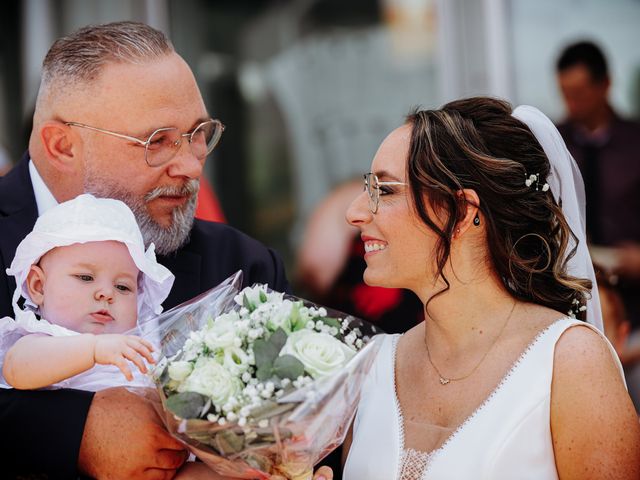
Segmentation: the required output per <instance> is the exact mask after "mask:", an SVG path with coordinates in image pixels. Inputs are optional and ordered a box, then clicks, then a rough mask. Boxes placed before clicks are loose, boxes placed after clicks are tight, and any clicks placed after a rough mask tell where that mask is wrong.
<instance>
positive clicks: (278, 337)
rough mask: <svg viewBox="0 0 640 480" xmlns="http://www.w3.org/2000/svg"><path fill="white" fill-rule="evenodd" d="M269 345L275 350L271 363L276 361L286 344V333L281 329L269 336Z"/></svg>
mask: <svg viewBox="0 0 640 480" xmlns="http://www.w3.org/2000/svg"><path fill="white" fill-rule="evenodd" d="M269 343H270V344H271V345H273V348H275V349H276V355H275V356H274V357H273V359H272V360H271V361H272V362H273V361H274V360H275V359H276V357H277V356H278V354H279V353H280V350H282V347H284V344H285V343H287V332H285V331H284V330H283V329H282V328H278V329H277V330H276V331H275V332H273V333H272V334H271V336H270V337H269ZM254 352H255V344H254Z"/></svg>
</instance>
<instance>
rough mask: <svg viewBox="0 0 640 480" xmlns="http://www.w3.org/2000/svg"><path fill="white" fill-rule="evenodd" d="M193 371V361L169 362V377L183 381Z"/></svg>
mask: <svg viewBox="0 0 640 480" xmlns="http://www.w3.org/2000/svg"><path fill="white" fill-rule="evenodd" d="M192 371H193V363H191V362H184V361H177V362H171V363H170V364H169V378H170V379H171V380H175V381H176V382H181V381H183V380H184V379H185V378H187V377H188V376H189V374H190V373H191V372H192Z"/></svg>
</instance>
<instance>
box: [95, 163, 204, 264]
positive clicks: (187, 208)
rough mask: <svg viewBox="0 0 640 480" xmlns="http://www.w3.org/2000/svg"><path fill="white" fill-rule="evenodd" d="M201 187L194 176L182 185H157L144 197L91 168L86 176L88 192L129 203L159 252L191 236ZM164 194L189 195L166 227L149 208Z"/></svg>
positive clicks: (146, 240) (146, 238) (171, 249)
mask: <svg viewBox="0 0 640 480" xmlns="http://www.w3.org/2000/svg"><path fill="white" fill-rule="evenodd" d="M199 187H200V181H199V180H195V179H191V180H187V181H186V182H185V183H184V184H183V185H182V186H181V187H169V186H167V187H156V188H154V189H153V190H151V191H150V192H147V193H146V194H145V195H144V197H142V198H140V197H138V196H136V195H134V194H133V193H131V192H130V191H128V190H126V189H125V188H123V187H122V186H121V185H116V184H114V183H112V182H107V181H105V180H104V179H99V178H98V177H97V176H96V175H94V174H93V172H91V171H88V172H87V175H86V177H85V180H84V191H85V192H86V193H91V194H93V195H95V196H96V197H103V198H115V199H116V200H120V201H122V202H124V203H126V204H127V205H128V206H129V208H130V209H131V211H132V212H133V214H134V216H135V217H136V220H137V222H138V226H139V227H140V231H141V232H142V238H143V239H144V243H145V245H146V246H149V245H150V244H151V243H152V242H153V244H154V245H155V250H156V253H157V254H159V255H168V254H170V253H173V252H175V251H176V250H178V249H179V248H180V247H182V246H183V245H184V244H185V243H186V242H187V240H189V233H190V232H191V227H192V226H193V219H194V216H195V211H196V203H197V200H198V195H197V194H198V189H199ZM163 195H168V196H188V197H189V198H188V200H187V202H186V203H185V204H184V205H183V206H181V207H176V208H174V209H173V212H171V223H170V224H169V225H168V226H166V227H163V226H162V225H160V224H159V223H158V222H156V221H155V220H154V219H153V217H152V216H151V215H150V214H149V211H148V210H147V204H148V203H149V202H151V201H152V200H154V199H155V198H158V197H160V196H163Z"/></svg>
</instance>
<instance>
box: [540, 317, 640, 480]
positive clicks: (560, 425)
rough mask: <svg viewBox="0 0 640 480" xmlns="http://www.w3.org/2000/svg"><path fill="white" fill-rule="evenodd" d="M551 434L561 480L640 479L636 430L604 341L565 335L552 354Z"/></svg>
mask: <svg viewBox="0 0 640 480" xmlns="http://www.w3.org/2000/svg"><path fill="white" fill-rule="evenodd" d="M551 434H552V437H553V449H554V453H555V459H556V467H557V469H558V474H559V477H560V478H561V479H574V478H579V479H585V480H586V479H603V478H616V479H621V480H622V479H629V480H631V479H638V478H640V424H639V423H638V417H637V416H636V412H635V410H634V408H633V404H632V403H631V399H630V398H629V395H628V393H627V391H626V389H625V387H624V384H623V382H622V379H621V377H620V371H619V369H618V367H617V365H616V363H615V362H614V359H613V357H612V352H611V351H610V350H609V348H608V346H607V344H606V343H605V341H604V339H603V338H601V337H600V336H599V335H598V334H597V333H595V332H594V331H592V330H590V329H589V328H587V327H574V328H570V329H568V330H567V331H566V332H565V333H564V334H563V335H562V336H561V337H560V339H559V340H558V343H557V345H556V350H555V357H554V367H553V382H552V386H551Z"/></svg>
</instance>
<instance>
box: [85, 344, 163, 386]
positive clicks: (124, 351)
mask: <svg viewBox="0 0 640 480" xmlns="http://www.w3.org/2000/svg"><path fill="white" fill-rule="evenodd" d="M151 352H153V345H151V343H149V342H148V341H146V340H143V339H142V338H140V337H136V336H134V335H120V334H111V333H106V334H100V335H96V343H95V346H94V350H93V358H94V360H95V362H96V363H99V364H100V365H115V366H116V367H118V368H119V369H120V371H121V372H122V373H123V374H124V376H125V377H126V378H127V380H129V381H131V380H133V374H132V373H131V369H130V368H129V362H127V360H129V361H131V362H133V363H134V364H135V365H136V366H137V367H138V369H139V370H140V371H141V372H142V373H147V366H146V365H145V363H144V359H146V360H147V361H148V362H149V363H155V360H154V359H153V357H152V356H151Z"/></svg>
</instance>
